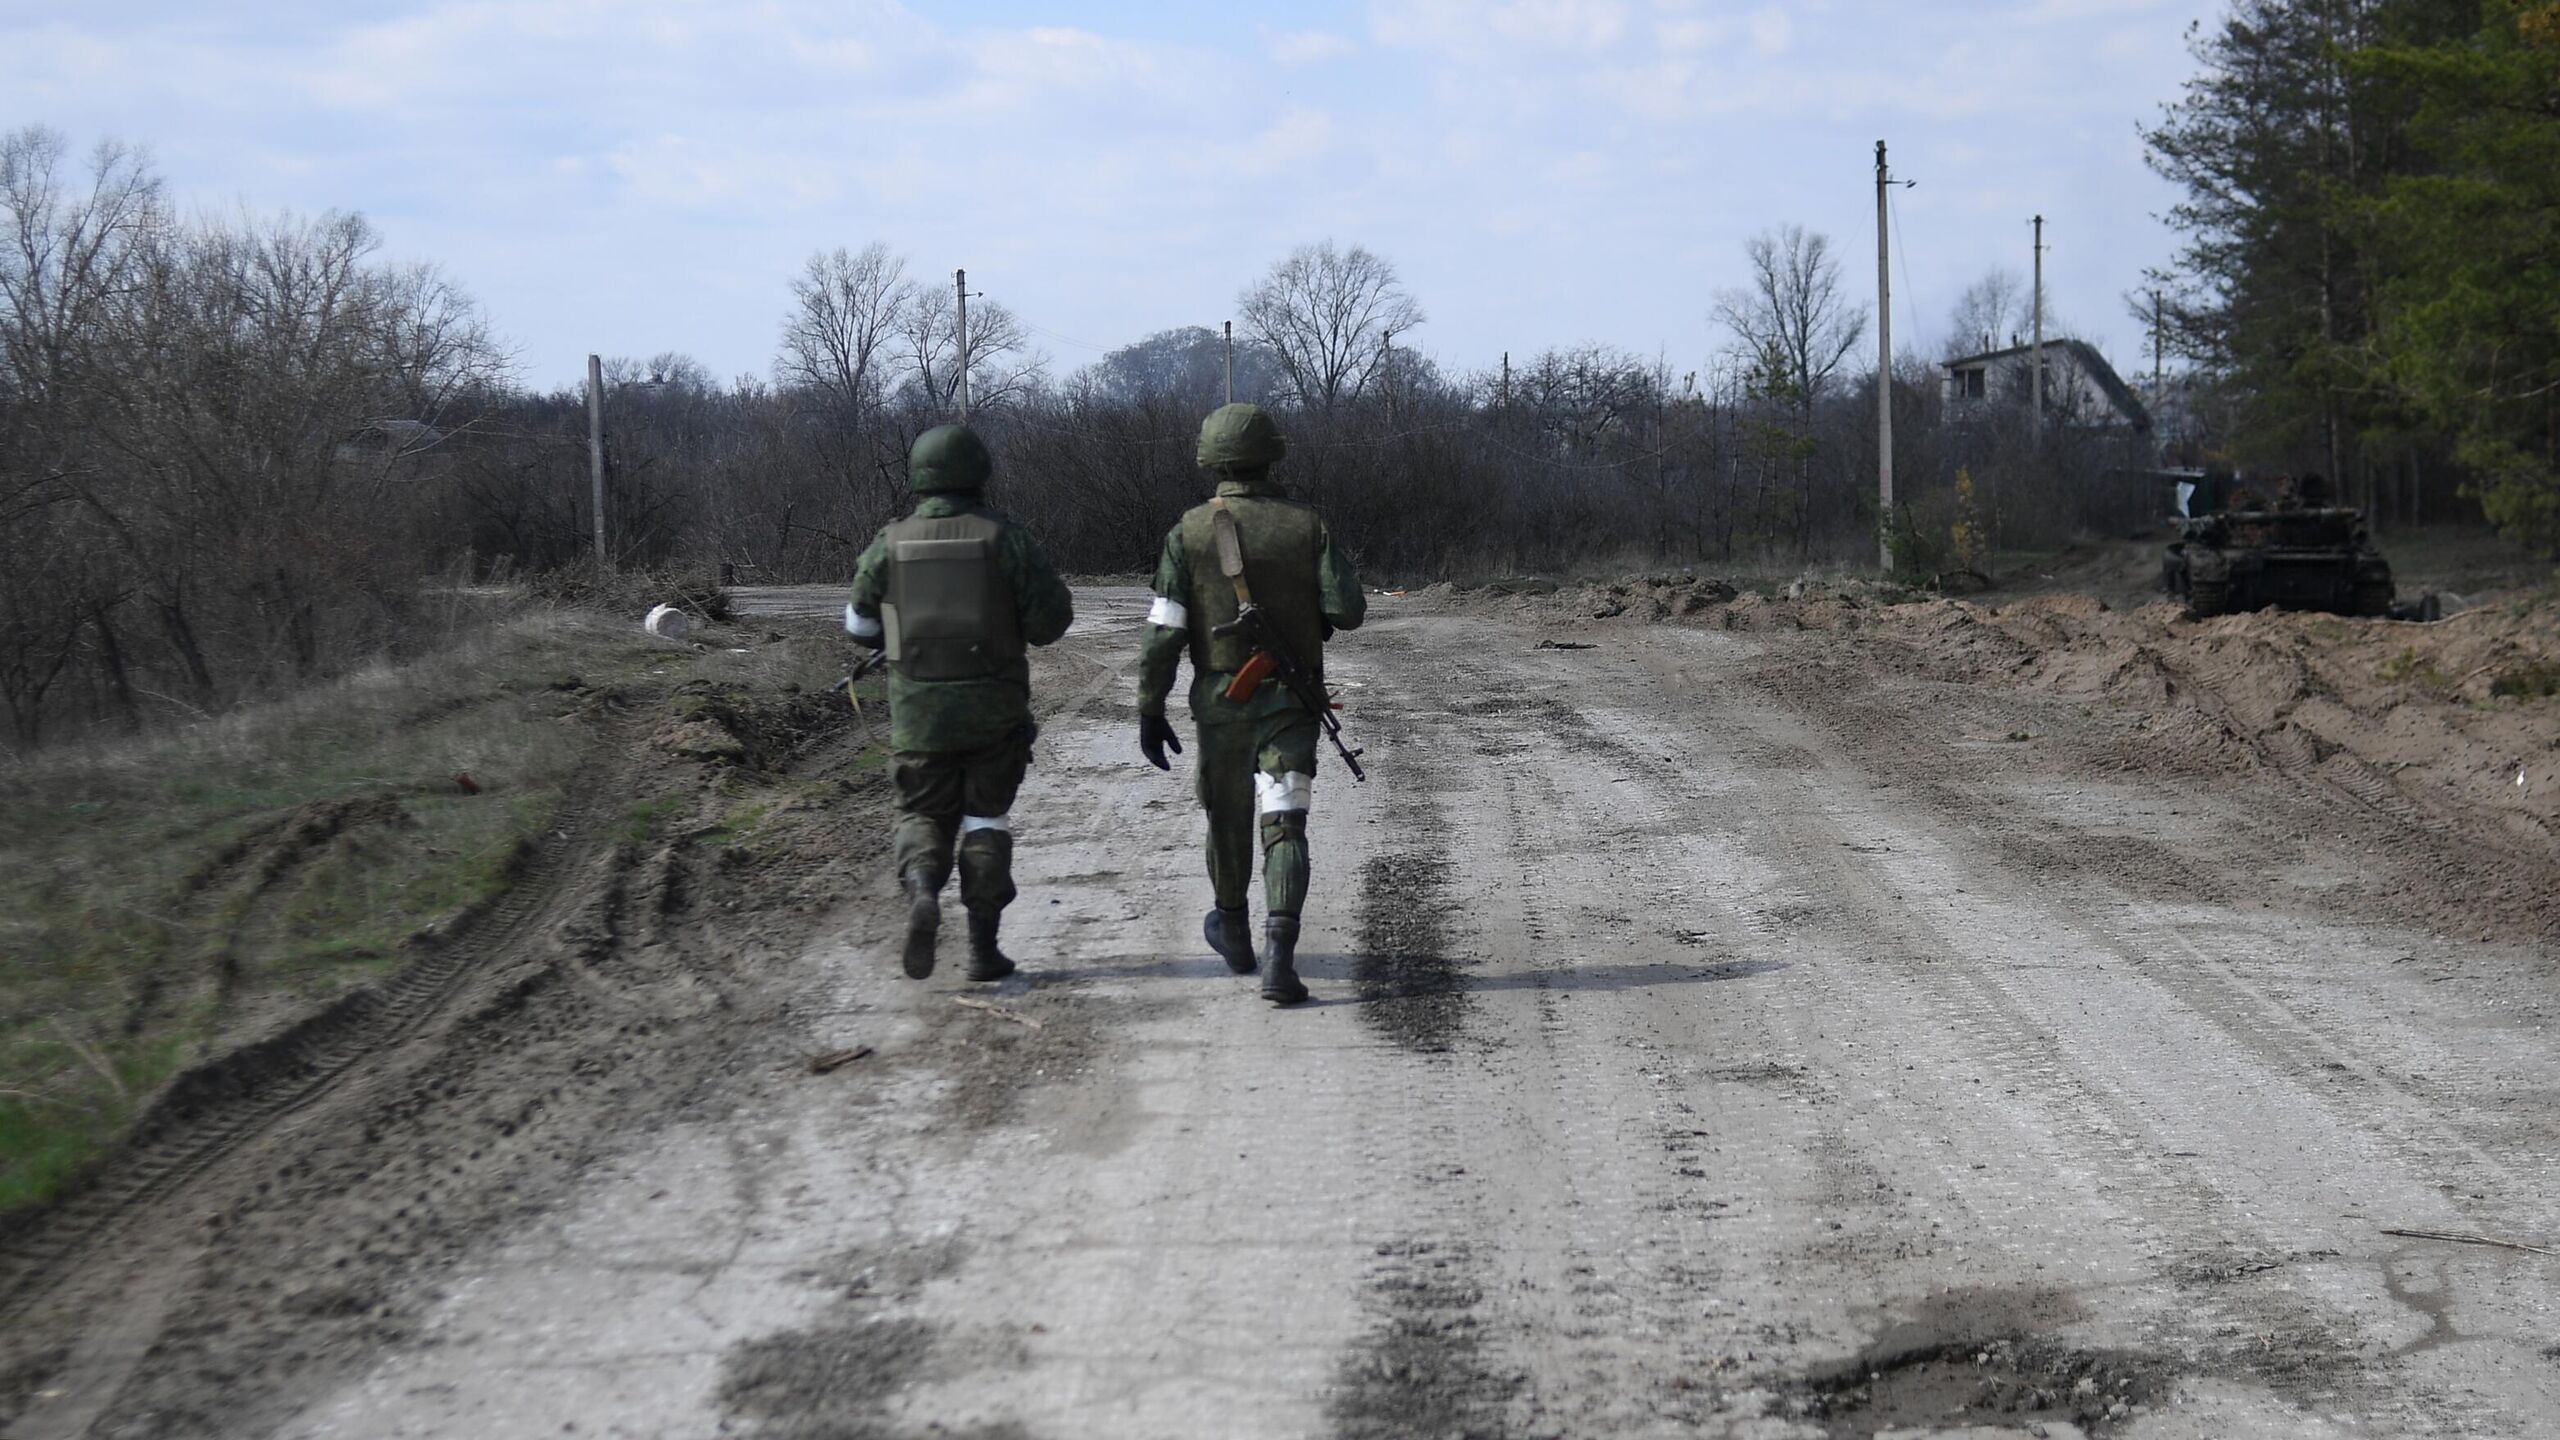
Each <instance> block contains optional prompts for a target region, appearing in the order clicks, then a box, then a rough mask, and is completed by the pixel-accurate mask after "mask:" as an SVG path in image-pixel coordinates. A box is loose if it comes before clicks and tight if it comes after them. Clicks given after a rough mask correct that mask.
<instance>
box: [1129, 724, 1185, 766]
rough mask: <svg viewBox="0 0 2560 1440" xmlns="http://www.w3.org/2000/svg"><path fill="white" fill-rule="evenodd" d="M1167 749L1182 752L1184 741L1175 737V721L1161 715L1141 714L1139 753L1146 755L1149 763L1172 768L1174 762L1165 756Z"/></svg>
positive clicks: (1177, 752) (1175, 752) (1177, 753)
mask: <svg viewBox="0 0 2560 1440" xmlns="http://www.w3.org/2000/svg"><path fill="white" fill-rule="evenodd" d="M1167 750H1171V751H1172V752H1173V753H1174V754H1176V755H1179V754H1181V753H1182V742H1181V741H1180V740H1178V739H1176V738H1174V734H1173V722H1172V721H1170V720H1167V719H1166V718H1164V717H1163V716H1161V715H1141V716H1139V717H1138V753H1139V754H1141V755H1144V756H1146V757H1147V763H1148V764H1150V765H1153V766H1154V767H1156V768H1157V769H1159V770H1170V769H1172V768H1173V762H1172V761H1170V760H1167V759H1166V758H1164V752H1165V751H1167Z"/></svg>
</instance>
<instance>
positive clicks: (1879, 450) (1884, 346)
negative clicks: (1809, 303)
mask: <svg viewBox="0 0 2560 1440" xmlns="http://www.w3.org/2000/svg"><path fill="white" fill-rule="evenodd" d="M1892 183H1893V180H1892V176H1891V172H1889V171H1887V170H1886V169H1885V163H1884V142H1883V141H1881V140H1879V141H1877V142H1876V564H1877V565H1878V566H1879V567H1880V568H1882V569H1884V570H1886V571H1888V572H1890V571H1891V570H1892V569H1893V265H1892V261H1891V259H1890V251H1889V249H1888V242H1887V239H1886V234H1887V232H1886V229H1885V199H1886V187H1888V186H1890V185H1891V184H1892Z"/></svg>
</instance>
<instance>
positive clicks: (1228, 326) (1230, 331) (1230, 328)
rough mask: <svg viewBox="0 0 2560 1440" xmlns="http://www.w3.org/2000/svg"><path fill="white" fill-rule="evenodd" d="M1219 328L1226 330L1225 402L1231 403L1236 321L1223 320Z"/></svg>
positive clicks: (1234, 383)
mask: <svg viewBox="0 0 2560 1440" xmlns="http://www.w3.org/2000/svg"><path fill="white" fill-rule="evenodd" d="M1221 328H1223V329H1224V330H1225V331H1226V332H1227V403H1228V404H1230V405H1233V404H1234V403H1236V322H1234V321H1233V320H1228V321H1225V322H1223V323H1222V327H1221Z"/></svg>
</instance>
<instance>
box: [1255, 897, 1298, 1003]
mask: <svg viewBox="0 0 2560 1440" xmlns="http://www.w3.org/2000/svg"><path fill="white" fill-rule="evenodd" d="M1262 953H1263V958H1264V959H1265V960H1266V961H1267V962H1268V964H1267V965H1266V967H1265V968H1264V970H1263V972H1262V998H1263V999H1265V1000H1268V1001H1270V1002H1271V1003H1272V1004H1274V1005H1295V1004H1297V1003H1298V1002H1299V1001H1301V1000H1304V999H1306V998H1307V987H1306V985H1305V984H1304V983H1302V982H1301V981H1300V980H1299V979H1298V917H1297V916H1295V915H1273V916H1269V917H1267V918H1265V919H1264V920H1263V922H1262Z"/></svg>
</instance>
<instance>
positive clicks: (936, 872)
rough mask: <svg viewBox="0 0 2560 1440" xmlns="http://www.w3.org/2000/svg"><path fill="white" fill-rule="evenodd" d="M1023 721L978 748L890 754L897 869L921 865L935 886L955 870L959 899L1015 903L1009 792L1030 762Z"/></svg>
mask: <svg viewBox="0 0 2560 1440" xmlns="http://www.w3.org/2000/svg"><path fill="white" fill-rule="evenodd" d="M1032 733H1033V732H1032V729H1031V727H1029V726H1027V725H1026V726H1024V727H1023V728H1022V729H1020V730H1017V731H1014V732H1013V733H1011V734H1009V735H1007V736H1005V737H1004V738H1003V739H1001V740H998V741H997V742H996V743H994V744H993V745H989V746H987V747H985V748H984V749H980V750H964V751H958V752H949V753H945V752H935V751H922V750H900V751H896V752H893V753H892V754H891V755H890V757H889V778H890V780H891V782H892V783H894V784H895V785H896V786H897V790H898V823H897V826H896V828H895V829H894V830H893V831H892V832H891V835H890V844H891V848H892V849H894V850H895V851H896V853H897V862H898V873H899V874H901V875H903V874H905V873H906V872H908V871H909V870H922V871H924V872H925V876H926V878H927V879H929V880H931V881H932V882H933V888H934V889H936V890H940V889H941V888H942V886H943V883H944V882H945V881H947V880H949V879H950V878H951V870H952V863H953V860H954V859H955V852H956V858H957V860H958V862H959V869H960V903H961V904H963V905H965V906H967V907H969V908H970V909H972V910H977V909H982V908H983V909H986V910H988V911H991V912H992V911H1000V910H1002V909H1004V907H1006V906H1007V905H1010V904H1012V903H1013V897H1014V887H1013V829H1012V821H1011V814H1010V812H1011V811H1012V809H1013V797H1014V796H1015V795H1016V794H1017V793H1018V792H1020V790H1021V789H1022V776H1023V772H1024V771H1025V770H1027V769H1029V768H1030V765H1031V738H1032Z"/></svg>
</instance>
